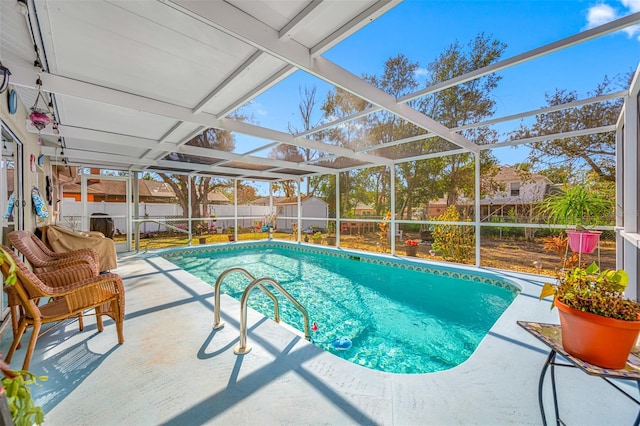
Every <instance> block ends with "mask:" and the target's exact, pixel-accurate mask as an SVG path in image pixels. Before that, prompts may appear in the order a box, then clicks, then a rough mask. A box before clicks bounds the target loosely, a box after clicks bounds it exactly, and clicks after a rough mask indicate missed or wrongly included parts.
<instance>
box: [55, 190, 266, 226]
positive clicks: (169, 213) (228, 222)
mask: <svg viewBox="0 0 640 426" xmlns="http://www.w3.org/2000/svg"><path fill="white" fill-rule="evenodd" d="M208 207H209V214H210V215H215V219H209V220H208V222H210V223H209V225H212V224H214V223H215V225H216V227H218V228H222V229H225V228H229V227H232V226H234V220H233V218H234V215H235V208H234V206H229V205H210V206H208ZM272 211H273V209H271V208H269V206H238V226H239V227H241V228H248V227H251V226H253V225H254V223H255V222H263V221H264V218H265V217H266V216H267V215H269V214H270V213H271V212H272ZM139 212H140V220H144V219H153V220H158V221H165V220H166V221H167V222H168V223H169V224H172V222H174V223H173V224H174V225H175V222H176V219H180V218H183V219H182V220H184V221H187V218H186V217H185V215H183V213H182V207H180V206H179V205H178V204H166V203H140V207H139ZM87 213H88V216H89V218H90V217H91V214H92V213H106V214H107V215H109V216H110V217H111V218H112V219H113V221H114V226H115V228H116V232H125V230H126V229H127V225H126V219H127V205H126V204H125V203H109V202H104V201H102V202H88V203H87ZM89 218H86V219H85V221H83V218H82V202H80V201H75V200H74V199H72V198H65V199H63V201H62V206H61V208H60V222H61V223H62V224H63V225H67V226H70V227H72V228H74V229H76V230H85V231H86V230H89ZM196 225H197V222H194V223H193V226H194V227H195V226H196ZM165 230H167V228H166V227H164V226H163V225H160V224H157V223H153V222H143V223H141V224H140V232H145V233H146V232H162V231H165Z"/></svg>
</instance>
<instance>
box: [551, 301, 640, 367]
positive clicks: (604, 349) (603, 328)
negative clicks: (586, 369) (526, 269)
mask: <svg viewBox="0 0 640 426" xmlns="http://www.w3.org/2000/svg"><path fill="white" fill-rule="evenodd" d="M554 304H555V306H556V307H557V308H558V311H559V313H560V326H561V329H562V346H563V347H564V350H565V351H567V352H568V353H570V354H571V355H573V356H575V357H577V358H580V359H582V360H584V361H587V362H589V363H591V364H594V365H597V366H599V367H604V368H613V369H619V368H624V366H625V365H626V363H627V358H628V357H629V353H630V352H631V349H632V348H633V345H634V344H635V342H636V339H637V338H638V332H640V321H623V320H618V319H613V318H606V317H603V316H600V315H595V314H591V313H589V312H582V311H579V310H577V309H574V308H572V307H570V306H567V305H565V304H564V303H562V302H560V301H559V300H558V299H556V300H555V301H554Z"/></svg>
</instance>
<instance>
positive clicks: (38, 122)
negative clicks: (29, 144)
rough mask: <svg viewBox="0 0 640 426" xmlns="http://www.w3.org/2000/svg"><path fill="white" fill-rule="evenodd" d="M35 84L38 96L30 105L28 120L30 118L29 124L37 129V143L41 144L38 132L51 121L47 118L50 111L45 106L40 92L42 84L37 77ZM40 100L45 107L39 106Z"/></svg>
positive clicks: (45, 103)
mask: <svg viewBox="0 0 640 426" xmlns="http://www.w3.org/2000/svg"><path fill="white" fill-rule="evenodd" d="M36 86H37V87H38V96H36V101H35V103H34V104H33V106H32V107H31V114H29V120H31V124H33V126H34V127H35V128H36V129H38V145H42V139H41V138H40V132H41V131H42V129H44V128H45V127H47V126H48V125H49V123H51V119H50V118H49V113H50V112H51V111H50V110H49V109H48V108H46V105H47V102H46V101H45V100H44V97H43V96H42V92H41V90H40V88H41V86H42V80H40V78H38V80H36ZM40 100H42V102H43V103H44V105H45V108H40V107H39V106H38V103H39V102H40Z"/></svg>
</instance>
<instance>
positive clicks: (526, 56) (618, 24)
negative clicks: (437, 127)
mask: <svg viewBox="0 0 640 426" xmlns="http://www.w3.org/2000/svg"><path fill="white" fill-rule="evenodd" d="M638 22H640V12H638V13H634V14H631V15H628V16H625V17H624V18H621V19H618V20H615V21H611V22H609V23H607V24H604V25H601V26H599V27H595V28H592V29H590V30H587V31H584V32H581V33H578V34H576V35H574V36H571V37H568V38H565V39H563V40H560V41H557V42H554V43H550V44H547V45H544V46H541V47H538V48H536V49H533V50H529V51H527V52H524V53H521V54H519V55H516V56H513V57H511V58H507V59H505V60H503V61H500V62H496V63H495V64H492V65H488V66H486V67H484V68H480V69H478V70H475V71H472V72H470V73H467V74H463V75H461V76H459V77H455V78H452V79H449V80H446V81H443V82H441V83H438V84H435V85H433V86H430V87H428V88H426V89H423V90H419V91H416V92H413V93H410V94H408V95H405V96H403V97H400V98H399V99H398V101H399V102H408V101H410V100H413V99H417V98H419V97H421V96H425V95H427V94H431V93H436V92H439V91H442V90H445V89H447V88H449V87H453V86H455V85H457V84H461V83H464V82H467V81H471V80H473V79H476V78H480V77H483V76H485V75H488V74H491V73H494V72H497V71H502V70H504V69H507V68H509V67H512V66H514V65H518V64H521V63H523V62H526V61H529V60H532V59H535V58H537V57H540V56H543V55H545V54H548V53H551V52H555V51H558V50H561V49H565V48H567V47H571V46H574V45H576V44H579V43H583V42H585V41H588V40H592V39H594V38H596V37H601V36H603V35H606V34H610V33H612V32H615V31H619V30H621V29H624V28H626V27H628V26H630V25H633V24H637V23H638ZM639 70H640V68H639ZM638 74H640V71H638ZM631 87H633V85H632V86H631ZM638 87H640V86H638ZM639 90H640V89H639ZM381 109H382V108H380V107H378V106H374V107H371V108H368V109H366V110H365V111H362V112H357V113H355V114H352V115H349V116H347V117H342V118H340V119H338V120H334V121H332V122H329V123H324V124H322V125H320V126H317V127H315V128H313V129H310V130H308V131H306V132H304V133H302V134H301V135H304V136H308V135H311V134H313V133H317V132H319V131H321V130H324V129H328V128H333V127H336V126H338V125H339V124H342V123H345V122H349V121H352V120H356V119H358V118H361V117H363V116H366V115H368V114H372V113H374V112H377V111H380V110H381ZM451 130H452V131H457V130H459V128H458V129H451Z"/></svg>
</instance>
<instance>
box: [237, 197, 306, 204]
mask: <svg viewBox="0 0 640 426" xmlns="http://www.w3.org/2000/svg"><path fill="white" fill-rule="evenodd" d="M272 198H273V205H274V206H275V205H276V204H277V203H278V202H279V201H282V200H286V199H287V197H276V196H273V197H272ZM293 198H295V197H293ZM247 204H248V205H250V206H268V205H269V197H260V198H256V199H255V200H253V201H249V202H248V203H247Z"/></svg>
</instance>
